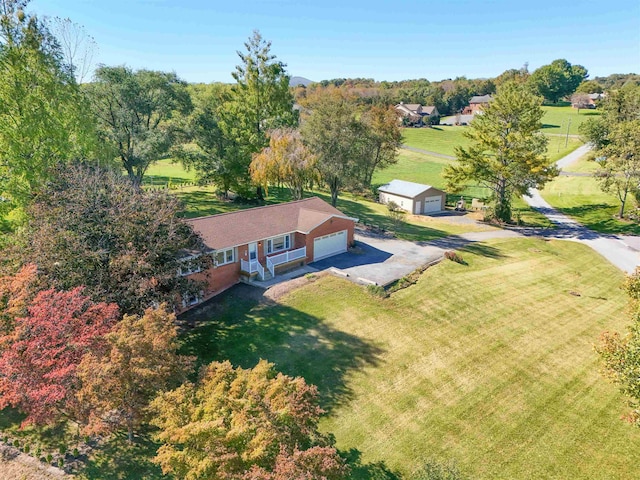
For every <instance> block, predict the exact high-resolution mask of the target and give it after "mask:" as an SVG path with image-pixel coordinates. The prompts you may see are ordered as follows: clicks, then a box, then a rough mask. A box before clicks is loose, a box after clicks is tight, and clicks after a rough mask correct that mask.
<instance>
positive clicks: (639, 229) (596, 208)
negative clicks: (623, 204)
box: [558, 203, 640, 235]
mask: <svg viewBox="0 0 640 480" xmlns="http://www.w3.org/2000/svg"><path fill="white" fill-rule="evenodd" d="M558 210H559V211H561V212H562V213H564V214H565V215H569V216H570V217H574V218H576V219H578V221H579V222H581V223H582V224H583V225H584V226H585V227H587V228H590V229H591V230H594V231H596V232H599V233H604V234H609V235H615V234H625V235H640V225H639V224H638V223H635V222H633V221H625V220H620V219H618V218H616V217H614V216H613V214H612V213H610V212H611V211H612V210H614V209H612V206H611V205H608V204H604V203H599V204H591V205H580V206H576V207H567V208H558ZM614 211H615V213H616V214H617V207H615V210H614Z"/></svg>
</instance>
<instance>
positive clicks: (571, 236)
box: [524, 145, 640, 273]
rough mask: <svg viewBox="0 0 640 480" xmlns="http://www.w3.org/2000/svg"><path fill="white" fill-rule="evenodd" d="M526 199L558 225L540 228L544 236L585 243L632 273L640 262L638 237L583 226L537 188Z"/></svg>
mask: <svg viewBox="0 0 640 480" xmlns="http://www.w3.org/2000/svg"><path fill="white" fill-rule="evenodd" d="M590 149H591V147H590V146H589V145H583V146H581V147H579V148H577V149H576V150H574V151H573V152H571V153H570V154H569V155H567V156H565V157H563V158H561V159H560V160H558V161H557V162H556V164H557V165H558V167H560V168H563V167H568V166H569V165H570V164H572V163H573V162H575V161H577V160H578V159H579V158H581V157H582V156H583V155H585V154H586V153H587V152H588V151H589V150H590ZM524 199H525V201H526V202H527V203H528V204H529V205H530V206H531V207H533V208H535V209H536V210H538V211H539V212H540V213H542V214H543V215H545V216H546V217H547V218H548V219H549V220H550V221H551V222H552V223H554V224H555V225H556V226H557V227H558V228H556V229H554V230H546V231H541V232H539V234H540V235H541V236H544V237H550V238H559V239H563V240H572V241H576V242H580V243H584V244H585V245H588V246H589V247H591V248H593V249H594V250H595V251H596V252H598V253H599V254H600V255H602V256H603V257H605V258H606V259H607V260H609V261H610V262H611V263H612V264H613V265H615V266H616V267H618V268H619V269H620V270H622V271H624V272H627V273H632V272H633V271H634V270H635V269H636V267H637V266H638V265H640V256H639V255H638V250H635V249H634V248H631V245H632V246H640V241H639V240H638V238H637V237H618V236H616V235H604V234H601V233H597V232H594V231H593V230H589V229H588V228H586V227H584V226H582V225H581V224H579V223H578V222H576V221H575V220H573V219H572V218H569V217H568V216H566V215H564V214H563V213H561V212H559V211H558V210H556V209H554V208H553V207H552V206H551V205H549V204H548V203H547V202H546V201H545V200H544V199H543V198H542V196H541V195H540V192H539V191H538V190H536V189H533V190H531V195H530V196H525V197H524Z"/></svg>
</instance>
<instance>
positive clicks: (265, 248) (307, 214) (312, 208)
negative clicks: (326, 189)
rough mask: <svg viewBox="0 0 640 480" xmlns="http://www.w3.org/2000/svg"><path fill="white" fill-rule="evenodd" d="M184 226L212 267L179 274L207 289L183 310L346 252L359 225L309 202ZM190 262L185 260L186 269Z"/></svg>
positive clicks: (315, 199)
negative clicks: (195, 236)
mask: <svg viewBox="0 0 640 480" xmlns="http://www.w3.org/2000/svg"><path fill="white" fill-rule="evenodd" d="M187 222H188V223H190V224H191V226H192V227H193V229H194V231H195V232H197V233H198V234H200V236H201V237H202V239H203V241H204V244H205V246H206V254H209V255H211V256H212V258H213V265H212V266H211V267H210V268H207V269H205V270H200V269H198V268H196V269H190V268H188V267H185V268H183V270H182V271H181V272H180V273H181V275H184V276H188V277H189V278H190V279H193V280H199V281H203V282H204V284H205V285H206V286H205V288H204V291H202V292H201V294H200V295H197V296H191V297H187V298H184V299H183V307H184V309H185V310H186V309H188V308H190V307H192V306H194V305H197V304H198V303H200V302H202V301H204V300H207V299H209V298H211V297H213V296H214V295H217V294H219V293H221V292H223V291H224V290H226V289H227V288H229V287H231V286H233V285H235V284H236V283H238V282H240V281H241V279H243V278H245V279H255V280H268V279H270V278H272V277H274V276H276V275H277V274H278V272H279V271H282V270H284V269H290V268H295V267H297V266H301V265H304V264H306V263H310V262H314V261H316V260H320V259H322V258H326V257H330V256H332V255H338V254H340V253H343V252H346V251H347V247H348V246H349V245H352V244H353V233H354V226H355V222H357V219H356V218H351V217H348V216H346V215H344V214H343V213H342V212H341V211H340V210H338V209H337V208H334V207H332V206H331V205H329V204H328V203H326V202H325V201H323V200H321V199H320V198H318V197H312V198H307V199H304V200H298V201H295V202H288V203H281V204H278V205H268V206H266V207H258V208H250V209H247V210H240V211H237V212H231V213H223V214H219V215H209V216H206V217H199V218H193V219H190V220H187ZM194 257H195V256H190V257H185V266H186V265H188V262H187V260H189V259H193V258H194Z"/></svg>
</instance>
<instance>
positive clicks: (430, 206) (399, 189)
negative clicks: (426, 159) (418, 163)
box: [378, 180, 447, 215]
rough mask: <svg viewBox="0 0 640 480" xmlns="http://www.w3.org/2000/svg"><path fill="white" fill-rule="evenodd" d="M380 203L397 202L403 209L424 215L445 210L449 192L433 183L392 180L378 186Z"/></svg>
mask: <svg viewBox="0 0 640 480" xmlns="http://www.w3.org/2000/svg"><path fill="white" fill-rule="evenodd" d="M378 193H379V195H380V197H379V198H380V203H384V204H385V205H386V204H388V203H389V202H395V203H396V204H397V205H398V206H399V207H400V208H401V209H402V210H405V211H407V212H409V213H413V214H415V215H423V214H427V215H428V214H429V213H435V212H441V211H442V210H444V207H445V201H446V197H447V194H446V193H445V192H443V191H442V190H439V189H437V188H435V187H432V186H431V185H425V184H423V183H414V182H407V181H404V180H391V181H390V182H389V183H387V184H386V185H382V186H381V187H380V188H378Z"/></svg>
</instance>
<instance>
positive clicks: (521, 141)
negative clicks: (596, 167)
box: [444, 82, 557, 221]
mask: <svg viewBox="0 0 640 480" xmlns="http://www.w3.org/2000/svg"><path fill="white" fill-rule="evenodd" d="M540 104H541V99H540V98H539V97H536V96H535V95H533V94H532V93H531V91H530V90H529V88H528V87H527V86H526V85H524V84H518V83H514V82H511V83H506V84H504V85H503V86H501V87H500V88H499V89H498V93H497V94H496V96H495V97H494V101H493V102H491V103H490V104H489V105H488V106H487V107H486V108H485V109H484V113H483V114H482V115H476V117H475V118H474V120H473V122H471V125H470V126H469V129H468V130H467V131H466V132H465V136H466V137H467V138H469V139H470V140H471V146H469V147H468V148H461V147H457V148H456V156H457V160H458V162H457V163H456V164H455V165H451V166H448V167H447V168H446V170H445V173H444V175H445V178H446V179H447V182H448V188H450V189H451V190H454V191H455V190H456V189H459V188H460V187H461V185H463V184H464V182H465V181H468V180H473V181H476V182H479V183H480V184H481V185H483V186H485V187H487V188H489V189H491V191H492V193H493V199H494V202H495V210H494V215H495V217H496V218H497V219H499V220H501V221H510V220H511V201H512V198H513V196H514V195H523V194H526V193H527V192H528V191H529V189H530V188H538V187H540V186H542V185H544V184H545V183H546V182H547V181H549V180H550V179H551V178H553V177H554V176H556V175H557V169H556V168H555V166H554V165H553V164H551V163H550V162H549V160H548V158H547V157H546V145H547V140H546V138H545V137H544V135H543V134H542V133H540V132H539V129H540V128H541V127H542V124H541V122H540V119H541V118H542V115H543V111H542V109H541V108H540Z"/></svg>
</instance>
